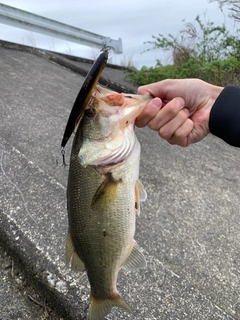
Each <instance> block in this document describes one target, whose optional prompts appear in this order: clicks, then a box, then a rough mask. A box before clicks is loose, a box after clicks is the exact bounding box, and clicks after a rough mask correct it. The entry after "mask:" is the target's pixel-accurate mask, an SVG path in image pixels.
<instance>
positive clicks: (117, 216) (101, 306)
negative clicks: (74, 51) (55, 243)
mask: <svg viewBox="0 0 240 320" xmlns="http://www.w3.org/2000/svg"><path fill="white" fill-rule="evenodd" d="M151 99H152V97H150V96H142V95H137V94H125V93H117V92H115V91H111V90H109V89H107V88H104V87H102V86H100V85H98V84H97V85H96V86H95V87H94V89H93V91H92V95H91V98H90V99H89V102H88V104H87V106H85V110H84V112H83V113H82V116H81V119H80V120H79V124H78V127H77V131H76V134H75V137H74V141H73V144H72V150H71V156H70V165H69V175H68V185H67V210H68V224H69V230H68V235H67V240H66V263H67V264H68V265H70V267H71V268H72V269H73V270H75V271H84V270H85V271H86V272H87V276H88V280H89V283H90V290H91V292H90V298H89V320H102V319H104V317H105V316H106V315H107V314H108V313H109V312H110V311H111V309H112V308H113V307H119V308H122V309H124V310H126V311H128V312H130V313H131V312H132V311H131V308H130V307H129V305H128V304H127V303H126V302H125V301H124V300H123V299H122V298H121V297H120V295H119V293H118V290H117V277H118V273H119V270H120V269H121V268H124V269H126V270H133V269H136V268H145V267H146V265H147V263H146V259H145V257H144V255H143V253H142V250H141V248H140V247H139V245H138V244H137V242H136V241H135V240H134V234H135V224H136V215H138V214H139V213H140V201H145V200H146V198H147V194H146V191H145V189H144V187H143V185H142V183H141V182H140V180H139V163H140V149H141V147H140V143H139V141H138V139H137V136H136V134H135V129H134V128H135V126H134V123H135V119H136V117H137V116H138V115H139V114H140V113H141V112H142V110H143V109H144V107H145V106H146V105H147V104H148V103H149V102H150V100H151Z"/></svg>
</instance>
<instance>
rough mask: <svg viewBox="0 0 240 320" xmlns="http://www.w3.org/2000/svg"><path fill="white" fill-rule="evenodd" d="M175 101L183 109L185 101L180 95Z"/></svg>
mask: <svg viewBox="0 0 240 320" xmlns="http://www.w3.org/2000/svg"><path fill="white" fill-rule="evenodd" d="M175 102H176V103H177V105H178V106H179V108H180V109H182V108H183V107H184V105H185V101H184V100H183V99H182V98H180V97H177V98H175Z"/></svg>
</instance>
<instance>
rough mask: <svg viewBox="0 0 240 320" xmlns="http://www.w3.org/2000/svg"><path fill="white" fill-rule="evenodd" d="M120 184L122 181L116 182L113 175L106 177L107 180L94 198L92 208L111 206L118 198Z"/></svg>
mask: <svg viewBox="0 0 240 320" xmlns="http://www.w3.org/2000/svg"><path fill="white" fill-rule="evenodd" d="M119 183H121V180H118V181H116V180H114V179H113V178H112V175H111V173H110V174H108V175H106V178H105V180H104V181H103V183H102V184H101V185H100V186H99V188H98V189H97V191H96V193H95V195H94V196H93V199H92V204H91V208H92V209H93V208H94V207H98V208H99V207H101V206H104V207H106V206H108V205H110V204H111V203H112V202H113V201H114V200H115V198H116V196H117V191H118V185H119Z"/></svg>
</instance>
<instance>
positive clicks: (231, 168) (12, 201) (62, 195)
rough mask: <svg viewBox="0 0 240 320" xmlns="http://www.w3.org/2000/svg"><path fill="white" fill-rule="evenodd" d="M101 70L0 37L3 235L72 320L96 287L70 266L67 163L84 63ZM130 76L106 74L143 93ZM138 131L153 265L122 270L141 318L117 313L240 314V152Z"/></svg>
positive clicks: (122, 284) (127, 294) (140, 229)
mask: <svg viewBox="0 0 240 320" xmlns="http://www.w3.org/2000/svg"><path fill="white" fill-rule="evenodd" d="M90 67H91V64H89V63H88V62H86V61H80V60H78V61H71V60H69V58H68V57H65V56H61V55H58V54H55V53H50V52H45V51H41V50H37V49H31V48H26V47H23V46H17V45H13V44H7V43H4V42H0V83H1V86H0V97H1V99H0V104H1V105H0V118H1V131H0V157H1V158H0V181H1V184H0V188H1V189H0V242H1V243H2V245H3V246H4V248H6V249H7V251H8V254H10V256H11V258H12V259H13V260H14V261H15V263H16V264H17V265H19V266H21V267H22V268H23V269H24V274H25V277H26V278H27V279H28V280H29V281H30V282H31V283H32V285H33V286H34V287H35V289H36V290H37V291H38V292H41V294H42V295H44V296H45V297H46V299H47V301H48V303H49V306H50V307H51V308H53V309H55V310H57V311H58V314H59V317H62V318H63V319H86V314H87V309H88V295H89V285H88V281H87V277H86V275H84V274H78V273H73V272H72V271H71V270H69V269H68V268H66V266H65V263H64V251H65V237H66V231H67V214H66V182H67V174H68V172H67V171H68V169H67V168H62V167H58V166H57V165H56V160H58V161H59V162H60V161H61V155H60V143H61V139H62V134H63V131H64V128H65V124H66V121H67V119H68V115H69V112H70V110H71V107H72V105H73V102H74V100H75V98H76V96H77V93H78V91H79V88H80V86H81V84H82V82H83V80H84V76H82V75H81V74H79V73H77V72H82V71H81V70H85V71H84V72H85V73H86V71H88V69H89V68H90ZM84 72H83V73H84ZM123 78H124V74H123V70H121V69H116V68H115V67H112V68H111V66H110V67H108V68H106V69H105V73H104V79H103V81H106V79H107V82H108V85H109V87H110V88H113V89H114V88H120V87H121V86H123V85H124V87H125V89H126V91H129V92H132V91H133V90H134V87H132V86H130V85H129V84H128V83H127V82H126V81H125V80H124V79H123ZM128 85H129V88H128V87H127V86H128ZM114 86H115V87H114ZM137 134H138V137H139V140H140V142H141V145H142V157H141V159H142V161H141V181H142V183H143V184H144V186H145V189H146V190H147V193H148V200H147V201H146V202H145V203H144V204H143V205H142V209H141V215H140V217H139V218H138V219H137V231H136V239H137V241H138V243H139V244H140V246H141V247H142V248H143V250H144V253H145V255H146V257H147V261H148V268H147V269H144V270H136V271H134V272H124V271H121V272H120V275H119V280H118V289H119V292H120V294H121V295H122V297H123V298H124V299H125V300H126V301H127V302H128V303H129V305H130V306H131V307H132V309H133V311H134V316H132V315H128V314H127V313H125V312H123V311H122V310H119V309H114V310H113V311H112V312H111V314H110V315H109V316H108V317H107V318H106V319H109V320H110V319H139V320H140V319H141V320H142V319H146V320H154V319H166V320H169V319H174V320H175V319H229V320H230V319H231V320H232V319H240V280H239V279H240V278H239V276H240V271H239V270H240V255H239V247H240V213H239V199H240V188H239V187H240V173H239V172H240V165H239V163H240V161H239V160H240V155H239V150H238V149H235V148H233V147H230V146H228V145H226V144H225V143H224V142H223V141H221V140H219V139H217V138H215V137H213V136H209V137H207V138H206V139H205V140H204V141H203V142H201V143H198V144H196V145H193V146H191V147H189V148H186V149H183V148H179V147H174V146H170V145H168V144H167V143H166V142H164V141H163V140H161V139H160V138H159V137H158V135H157V134H156V133H154V132H152V131H150V130H148V129H147V128H145V129H141V130H140V129H138V130H137ZM70 145H71V142H70V143H69V144H68V147H67V148H66V154H67V158H66V161H68V159H69V149H70ZM39 319H40V317H39Z"/></svg>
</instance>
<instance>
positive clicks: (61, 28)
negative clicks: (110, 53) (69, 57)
mask: <svg viewBox="0 0 240 320" xmlns="http://www.w3.org/2000/svg"><path fill="white" fill-rule="evenodd" d="M0 23H3V24H7V25H10V26H13V27H17V28H21V29H27V30H30V31H33V32H38V33H42V34H46V35H49V36H54V37H56V38H60V39H64V40H68V41H71V42H75V43H79V44H82V45H86V46H90V47H97V48H99V49H101V48H102V47H103V46H104V45H106V46H111V47H113V48H114V51H115V53H122V39H121V38H119V39H118V40H113V39H111V38H110V37H104V36H101V35H99V34H96V33H92V32H89V31H86V30H83V29H79V28H76V27H73V26H69V25H67V24H65V23H61V22H58V21H55V20H51V19H48V18H45V17H42V16H39V15H36V14H33V13H30V12H27V11H24V10H20V9H17V8H13V7H10V6H7V5H5V4H2V3H0Z"/></svg>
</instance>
